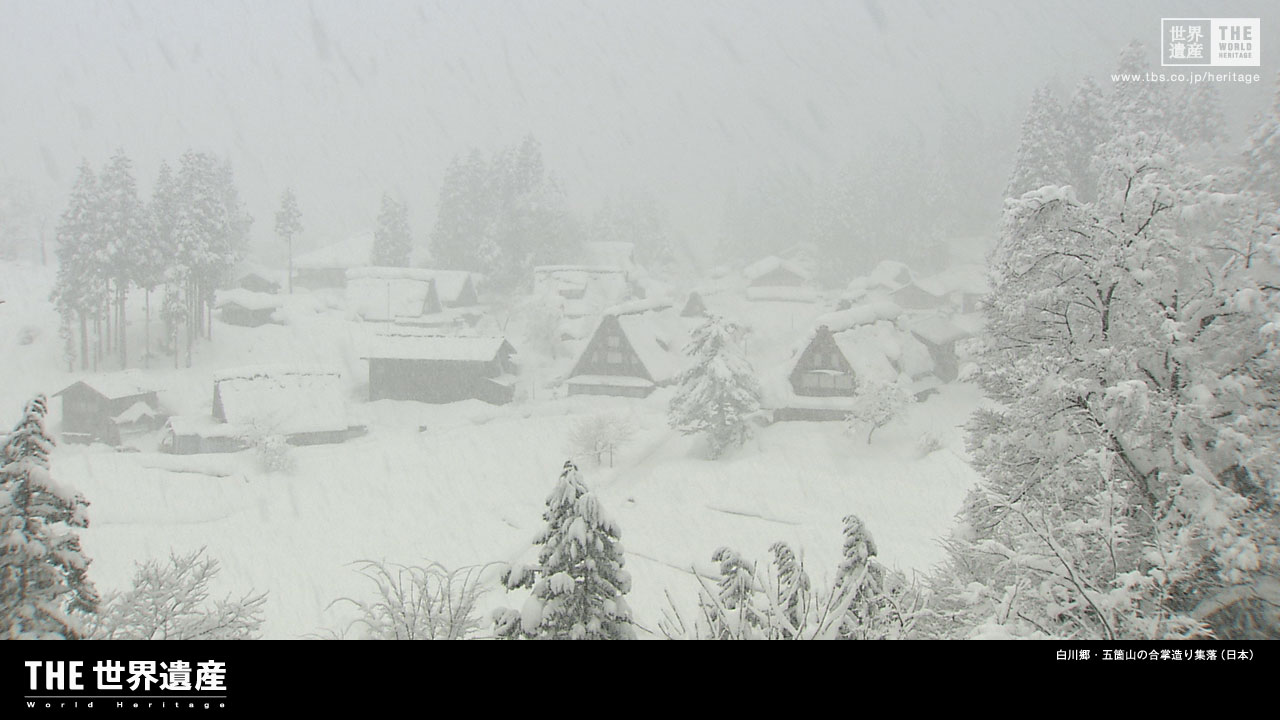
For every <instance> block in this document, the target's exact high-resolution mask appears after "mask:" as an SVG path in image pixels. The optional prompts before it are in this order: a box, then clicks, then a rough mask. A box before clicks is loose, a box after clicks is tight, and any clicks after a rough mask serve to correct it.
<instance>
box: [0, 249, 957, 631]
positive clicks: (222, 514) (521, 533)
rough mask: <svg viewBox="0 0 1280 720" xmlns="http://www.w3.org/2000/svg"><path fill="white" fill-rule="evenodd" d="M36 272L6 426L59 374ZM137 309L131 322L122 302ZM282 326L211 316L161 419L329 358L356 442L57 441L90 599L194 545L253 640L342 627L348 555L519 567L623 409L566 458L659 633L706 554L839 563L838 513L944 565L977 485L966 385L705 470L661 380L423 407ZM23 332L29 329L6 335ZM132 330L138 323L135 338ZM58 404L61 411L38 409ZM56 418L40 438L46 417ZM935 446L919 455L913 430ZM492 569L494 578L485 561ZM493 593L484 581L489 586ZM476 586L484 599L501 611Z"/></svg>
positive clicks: (20, 320) (322, 326)
mask: <svg viewBox="0 0 1280 720" xmlns="http://www.w3.org/2000/svg"><path fill="white" fill-rule="evenodd" d="M49 275H50V270H49V269H43V268H30V267H23V268H19V267H15V266H8V267H0V283H2V284H0V288H3V290H2V292H3V295H2V296H3V297H4V298H5V299H6V300H7V301H8V302H7V303H6V304H4V305H0V343H3V348H2V351H0V376H3V377H5V378H7V380H6V381H5V383H4V384H3V385H2V386H0V420H2V421H3V423H4V424H5V425H8V424H9V423H10V422H11V421H12V419H15V418H16V417H17V413H18V412H19V410H20V409H21V404H22V402H23V401H24V400H25V399H26V398H27V397H28V396H29V395H31V394H32V393H34V392H48V393H52V392H55V391H57V390H58V389H60V388H61V387H64V386H65V385H67V384H69V382H70V381H71V379H72V378H73V377H75V376H74V375H71V374H68V373H67V372H66V370H65V365H64V364H61V363H60V362H59V358H60V355H61V352H60V339H59V338H58V334H57V327H56V317H55V316H54V315H53V313H52V311H51V310H50V309H49V308H48V303H47V302H45V300H44V298H45V297H47V294H48V290H47V288H48V283H49V281H50V280H51V277H49ZM134 317H138V318H140V317H141V315H140V314H137V315H134ZM291 321H292V324H290V325H286V326H269V327H265V328H261V329H257V330H246V329H243V328H231V327H227V326H225V325H222V324H220V323H219V324H216V325H215V327H214V341H213V343H211V344H204V345H202V346H201V347H200V348H199V349H198V354H197V357H196V362H195V365H194V367H193V368H191V369H189V370H187V369H184V370H181V371H175V370H173V369H172V367H171V365H172V359H171V358H167V357H161V358H159V359H157V361H156V362H157V364H158V365H160V366H163V365H165V363H166V362H167V363H168V364H169V369H167V370H164V371H162V372H159V373H158V376H157V377H158V378H159V380H160V381H161V383H162V384H164V385H165V388H166V390H165V392H164V393H162V395H161V399H162V401H163V402H164V403H165V404H166V405H167V406H168V409H169V410H170V411H171V412H175V413H191V412H202V411H203V412H208V409H207V408H208V402H209V394H210V392H211V390H210V382H209V378H210V377H211V375H212V373H213V371H214V370H215V369H218V368H221V367H227V366H232V365H236V364H260V363H263V362H279V361H289V360H292V361H306V362H310V363H314V362H324V363H326V364H328V365H330V366H334V367H337V368H340V369H341V370H342V371H343V372H344V374H345V375H346V379H347V384H348V389H349V391H350V399H351V401H352V406H353V408H354V409H355V410H356V411H357V412H358V413H359V414H360V415H362V416H363V419H364V420H365V421H367V422H368V424H369V428H370V432H369V434H368V435H366V436H364V437H360V438H357V439H354V440H351V441H348V442H347V443H345V444H341V445H321V446H312V447H301V448H296V449H294V450H293V457H294V459H295V460H296V469H295V470H294V471H293V472H291V473H281V472H276V473H268V472H264V471H262V470H260V469H259V467H258V463H257V462H256V459H255V457H254V455H253V453H252V452H243V453H238V454H234V455H197V456H170V455H161V454H158V453H154V452H146V451H145V450H146V449H148V448H146V447H144V448H143V449H144V451H143V452H129V453H126V452H116V451H114V450H112V449H110V448H108V447H106V446H103V445H95V446H91V447H82V446H61V447H59V448H58V450H57V451H56V453H55V454H54V456H53V471H54V473H55V474H56V475H57V477H59V478H60V479H61V480H63V481H64V482H66V483H68V484H71V485H72V486H74V487H76V488H78V489H79V490H80V491H82V492H83V493H84V494H85V495H86V496H87V497H88V499H89V501H90V503H91V507H90V520H91V526H90V527H89V528H88V529H87V530H85V531H83V532H82V538H83V541H84V546H85V550H86V552H87V554H88V555H89V557H91V558H92V560H93V565H92V566H91V576H92V577H93V579H94V580H95V582H96V583H97V584H98V587H99V589H100V590H104V591H108V590H112V589H118V588H122V587H124V586H126V585H127V583H128V581H129V579H130V577H131V574H132V571H133V567H134V563H135V562H136V561H140V560H143V559H147V558H154V557H164V556H166V555H167V554H168V553H170V552H171V551H172V552H184V551H189V550H193V549H196V548H199V547H201V546H206V547H208V549H209V551H210V554H211V555H212V556H214V557H216V558H217V559H218V560H219V561H220V562H221V563H222V565H223V573H222V577H221V588H220V589H221V590H222V591H225V592H236V593H239V592H243V591H247V590H249V589H251V588H252V589H254V590H257V591H266V592H268V593H269V599H268V604H267V606H266V622H265V625H264V627H263V631H264V636H265V637H270V638H295V637H302V636H307V635H309V634H321V635H327V634H328V633H330V632H336V633H339V634H340V633H342V632H343V631H344V629H345V628H346V626H347V624H348V623H349V621H350V619H351V616H350V614H349V610H346V609H344V608H342V607H330V604H331V603H332V602H333V601H334V600H335V599H337V598H339V597H342V596H353V597H368V596H369V591H370V590H371V589H372V586H371V585H370V584H369V581H368V580H366V579H364V578H362V577H361V576H360V575H358V574H357V573H356V572H355V570H354V569H353V568H352V567H351V566H350V563H352V562H353V561H357V560H361V559H374V560H387V561H390V562H396V563H414V564H425V562H426V561H428V560H434V561H439V562H441V563H444V564H445V565H447V566H450V567H457V566H461V565H470V564H483V563H488V562H494V561H497V562H507V561H521V560H523V561H530V560H532V559H533V552H532V549H531V545H530V541H531V539H532V538H533V537H534V535H535V534H536V533H537V531H538V530H539V529H540V526H541V522H542V521H541V518H540V515H541V512H542V507H543V505H542V504H543V500H544V499H545V497H546V495H547V493H548V492H549V491H550V490H551V488H552V486H553V483H554V481H555V479H556V477H557V475H558V474H559V470H560V468H561V465H562V464H563V462H564V460H565V459H566V457H569V455H570V454H571V453H572V450H571V447H570V445H571V443H570V441H569V435H570V433H571V432H572V430H573V427H574V424H575V423H576V422H579V421H580V419H581V418H582V417H584V416H590V415H593V414H597V413H604V412H608V413H626V414H629V415H631V416H632V417H633V419H634V421H635V423H636V425H637V427H638V428H639V431H638V432H637V433H636V435H635V437H634V438H633V439H632V440H631V441H630V442H629V443H628V444H627V445H626V446H625V447H624V448H622V451H621V452H620V454H619V455H618V456H617V457H616V458H615V463H614V467H612V468H610V467H608V466H607V462H606V466H605V467H596V466H595V464H594V461H593V460H590V459H585V458H582V459H579V464H580V466H581V467H582V470H583V471H584V475H585V477H586V479H587V482H588V483H589V484H590V485H591V486H593V487H594V488H596V489H597V490H598V492H599V493H600V496H601V499H602V501H603V504H604V506H605V507H606V509H607V510H608V511H609V512H611V513H612V514H613V516H614V517H615V519H616V520H617V522H618V524H619V526H620V527H621V528H622V532H623V544H624V547H625V548H626V553H627V555H626V558H627V567H628V569H629V570H630V571H631V572H632V574H633V576H634V589H633V591H632V593H631V595H630V598H629V599H630V602H631V605H632V607H633V608H634V610H635V614H636V620H637V621H638V623H639V624H640V625H641V627H642V628H644V629H647V630H649V631H652V632H656V631H657V622H658V620H659V618H660V617H661V614H662V611H663V609H664V608H665V607H666V605H667V599H666V593H667V592H670V594H671V596H672V597H674V598H675V599H676V602H677V603H679V604H681V605H682V606H684V607H686V608H687V607H689V606H691V605H692V604H693V602H694V600H695V598H696V593H697V587H698V586H697V583H696V581H695V580H694V578H693V576H692V575H691V568H695V567H696V568H697V569H698V570H700V571H702V570H706V571H710V570H711V563H710V558H711V555H712V553H713V552H714V551H715V550H716V548H718V547H720V546H722V545H728V546H731V547H733V548H735V549H737V550H739V551H740V552H742V553H743V554H745V555H746V556H748V557H755V558H759V559H761V560H763V559H765V558H766V556H767V548H768V546H769V545H770V544H772V543H773V542H775V541H778V540H786V541H788V542H791V543H792V544H793V545H794V546H796V547H798V548H800V549H802V550H803V553H804V557H805V561H806V564H807V566H808V568H809V570H810V572H811V573H812V574H813V575H814V577H815V580H817V581H818V582H821V581H822V580H823V579H824V578H829V577H830V574H831V573H832V572H833V571H834V569H835V566H836V562H837V560H838V557H839V553H840V540H841V538H840V531H841V518H842V517H843V516H844V515H846V514H850V513H853V514H857V515H859V516H860V517H861V518H862V519H863V520H864V521H865V522H866V524H867V525H868V527H869V528H870V530H871V531H872V533H873V534H874V536H875V538H876V540H877V542H878V544H879V547H880V551H881V560H882V561H883V562H885V563H886V564H888V565H890V566H896V567H898V568H900V569H903V570H906V571H912V570H917V571H924V570H927V569H928V568H930V567H931V566H933V565H934V564H935V563H937V562H939V561H941V560H942V558H943V551H942V548H941V547H940V545H939V542H938V540H939V538H940V537H942V536H945V535H946V534H947V533H948V532H949V529H950V527H951V525H952V521H953V516H954V514H955V513H956V511H957V510H958V509H959V507H960V504H961V501H962V499H963V497H964V493H965V492H966V490H967V489H968V488H969V487H970V485H971V484H972V483H973V482H974V480H975V477H976V476H975V474H974V473H973V471H972V470H970V469H969V468H968V466H967V464H966V462H965V459H964V450H963V443H962V439H961V438H962V433H961V432H960V430H959V427H958V426H959V425H961V424H962V423H963V422H965V420H966V418H967V416H968V414H969V413H970V412H971V411H972V410H973V409H974V408H975V407H977V406H978V404H979V403H981V402H982V398H981V395H980V393H979V392H978V390H977V389H976V388H974V387H972V386H967V385H963V384H958V385H951V386H947V387H945V388H943V391H942V392H941V393H940V394H939V395H935V396H933V397H931V398H929V399H928V400H927V401H926V402H924V403H920V404H917V405H914V406H912V407H911V408H910V409H909V410H908V412H907V414H906V416H905V417H904V418H902V419H901V420H900V421H898V422H896V423H894V424H891V425H889V426H888V427H886V428H884V429H882V430H879V431H878V432H877V433H876V434H875V441H874V443H873V444H871V445H867V444H866V443H865V439H864V437H863V436H861V435H860V436H857V437H855V436H852V435H850V434H849V433H848V432H847V431H846V430H845V428H844V427H843V425H842V424H841V423H800V422H793V423H778V424H775V425H773V426H770V427H768V428H765V429H763V430H761V431H760V432H758V433H757V435H756V437H755V438H754V439H753V440H752V441H751V442H750V443H749V444H748V445H747V446H745V447H743V448H739V449H737V450H735V451H733V452H731V453H730V454H729V455H728V456H727V457H725V458H721V459H719V460H715V461H712V460H708V459H706V458H705V451H704V446H703V441H702V440H701V439H700V438H690V437H683V436H680V435H678V434H676V433H674V432H673V431H671V430H670V429H669V428H668V427H667V423H666V402H667V400H668V398H669V397H670V392H671V391H670V390H660V391H659V392H657V393H655V394H654V395H652V396H650V397H649V398H647V399H644V400H629V399H621V398H603V397H600V398H584V397H572V398H558V399H539V400H538V401H537V402H523V403H521V402H517V403H516V404H513V405H509V406H505V407H493V406H488V405H485V404H483V403H480V402H478V401H468V402H462V403H454V404H451V405H441V406H431V405H423V404H418V403H408V402H395V401H379V402H376V403H366V402H362V401H361V399H362V397H363V395H362V390H363V387H362V385H363V382H364V378H362V377H361V374H362V372H363V368H362V362H361V361H359V360H358V359H357V358H358V353H357V352H356V346H357V345H358V342H359V336H360V332H361V329H360V326H359V325H357V324H354V323H351V322H349V321H347V320H345V319H343V317H342V315H341V314H340V313H338V312H336V311H329V312H327V313H326V312H319V313H317V312H314V311H308V312H299V313H298V316H297V317H296V318H291ZM26 328H35V334H36V337H35V338H34V339H32V340H31V341H30V342H29V343H26V344H22V343H21V340H23V339H24V334H25V335H29V334H31V333H30V332H25V331H24V329H26ZM135 334H138V333H137V332H136V330H135ZM55 407H56V404H55ZM58 417H59V415H58V412H57V411H56V410H55V413H54V425H53V428H52V429H53V430H54V431H55V433H56V431H57V429H58V425H57V423H58ZM926 431H928V432H932V433H934V434H936V435H938V436H939V437H940V438H941V439H942V442H943V447H942V449H940V450H937V451H935V452H933V453H931V454H929V455H928V456H925V457H920V456H919V453H918V451H917V449H916V445H917V441H918V439H919V437H920V435H921V434H922V433H924V432H926ZM486 577H487V578H489V579H490V580H493V579H494V578H495V577H496V573H493V572H490V573H489V574H488V575H486ZM495 586H496V584H495ZM521 602H522V598H517V597H511V598H505V597H504V596H503V594H502V593H501V592H500V591H498V590H496V589H495V590H494V591H492V592H491V593H490V594H489V595H488V596H487V597H486V600H485V605H484V607H485V609H486V610H487V609H491V608H492V607H496V606H498V605H503V604H514V605H515V606H516V607H519V604H520V603H521Z"/></svg>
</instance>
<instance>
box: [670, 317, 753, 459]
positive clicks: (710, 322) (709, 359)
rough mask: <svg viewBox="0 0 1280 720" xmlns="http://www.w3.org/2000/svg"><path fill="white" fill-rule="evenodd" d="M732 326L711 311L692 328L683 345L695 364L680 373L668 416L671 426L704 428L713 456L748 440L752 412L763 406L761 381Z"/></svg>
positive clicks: (693, 429)
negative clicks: (749, 420)
mask: <svg viewBox="0 0 1280 720" xmlns="http://www.w3.org/2000/svg"><path fill="white" fill-rule="evenodd" d="M733 330H734V326H733V325H731V324H729V323H726V322H724V320H723V319H721V318H720V317H717V316H714V315H712V316H709V317H708V318H707V320H706V322H704V323H703V324H702V326H701V327H699V328H698V329H697V330H695V331H694V333H693V340H692V341H691V342H690V343H689V347H688V348H687V349H686V350H685V352H686V353H687V354H689V355H690V356H692V357H693V358H694V363H693V366H692V367H690V368H689V369H687V370H685V371H684V372H683V373H681V374H680V377H679V378H678V383H679V387H678V389H677V390H676V394H675V396H674V397H672V398H671V405H670V411H669V415H668V421H669V422H670V423H671V426H672V427H673V428H675V429H677V430H679V431H680V432H682V433H684V434H686V435H691V434H693V433H700V432H705V433H706V434H707V439H708V442H709V443H710V447H711V457H713V458H715V457H720V456H721V455H723V454H724V451H725V450H726V449H728V448H729V446H730V445H733V444H737V445H741V444H742V443H744V442H746V439H747V435H748V434H749V432H750V426H749V425H748V424H747V423H748V417H750V415H751V414H752V413H754V412H756V411H757V410H759V409H760V396H761V389H760V383H759V381H757V380H756V378H755V374H754V372H753V370H752V368H751V363H749V362H747V358H746V356H745V355H743V353H742V348H741V347H740V346H739V345H738V342H737V341H736V340H735V339H734V337H733Z"/></svg>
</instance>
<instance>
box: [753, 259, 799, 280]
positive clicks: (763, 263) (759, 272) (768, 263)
mask: <svg viewBox="0 0 1280 720" xmlns="http://www.w3.org/2000/svg"><path fill="white" fill-rule="evenodd" d="M779 268H782V269H784V270H786V271H787V272H790V273H792V274H794V275H796V276H798V277H800V278H802V279H804V280H808V279H809V278H810V273H809V271H808V270H807V269H806V268H804V267H803V266H802V265H800V264H799V263H796V262H792V261H791V260H783V259H782V258H780V257H778V256H777V255H770V256H768V257H766V258H762V259H760V260H757V261H755V262H753V263H751V264H750V265H748V266H746V267H745V268H743V269H742V274H743V276H744V277H746V278H747V280H748V281H755V280H758V279H759V278H762V277H764V276H765V275H768V274H769V273H771V272H773V271H774V270H777V269H779Z"/></svg>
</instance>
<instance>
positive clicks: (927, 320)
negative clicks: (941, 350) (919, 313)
mask: <svg viewBox="0 0 1280 720" xmlns="http://www.w3.org/2000/svg"><path fill="white" fill-rule="evenodd" d="M906 329H907V330H908V331H909V332H911V333H914V334H915V335H917V336H919V337H920V338H922V339H924V340H925V341H927V342H929V343H932V344H934V345H946V344H947V343H951V342H955V341H956V340H960V339H963V338H967V337H969V336H970V335H971V334H972V333H970V332H969V331H967V330H965V329H964V328H961V327H959V326H957V325H956V324H955V323H953V322H951V321H950V320H948V319H947V318H944V317H941V316H939V315H929V316H926V317H922V318H920V319H918V320H915V321H912V322H910V323H908V324H907V327H906Z"/></svg>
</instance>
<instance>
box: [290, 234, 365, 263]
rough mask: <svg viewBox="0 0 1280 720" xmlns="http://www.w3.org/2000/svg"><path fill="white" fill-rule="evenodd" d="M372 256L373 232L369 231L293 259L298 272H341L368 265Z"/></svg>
mask: <svg viewBox="0 0 1280 720" xmlns="http://www.w3.org/2000/svg"><path fill="white" fill-rule="evenodd" d="M372 256H373V231H372V230H369V231H367V232H363V233H360V234H359V235H356V236H354V237H351V238H348V239H346V240H343V241H341V242H336V243H333V244H332V245H326V246H324V247H322V248H319V249H318V250H312V251H311V252H309V253H304V254H302V255H298V256H297V257H295V258H294V259H293V267H294V269H298V270H340V269H345V268H354V267H361V266H364V265H368V264H369V258H371V257H372Z"/></svg>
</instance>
